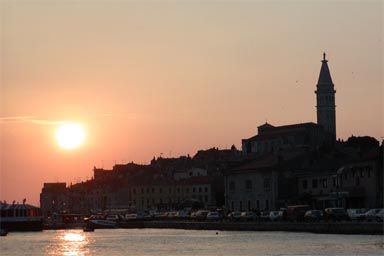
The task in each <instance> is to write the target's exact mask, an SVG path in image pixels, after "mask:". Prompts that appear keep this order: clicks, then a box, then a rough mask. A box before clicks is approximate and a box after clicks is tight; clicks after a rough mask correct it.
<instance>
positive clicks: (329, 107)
mask: <svg viewBox="0 0 384 256" xmlns="http://www.w3.org/2000/svg"><path fill="white" fill-rule="evenodd" d="M321 62H322V63H321V69H320V75H319V81H318V82H317V90H316V92H315V93H316V99H317V106H316V107H317V123H318V124H319V125H321V126H323V128H324V129H325V130H326V131H327V132H328V133H330V134H332V137H333V139H334V140H336V106H335V93H336V91H335V90H334V85H333V82H332V78H331V73H330V72H329V68H328V63H327V62H328V60H327V59H326V54H325V52H323V60H322V61H321Z"/></svg>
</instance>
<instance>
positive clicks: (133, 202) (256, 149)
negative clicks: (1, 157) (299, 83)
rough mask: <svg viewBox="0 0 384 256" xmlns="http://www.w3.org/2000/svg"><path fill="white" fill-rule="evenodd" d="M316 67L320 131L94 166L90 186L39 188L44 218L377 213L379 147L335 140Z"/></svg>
mask: <svg viewBox="0 0 384 256" xmlns="http://www.w3.org/2000/svg"><path fill="white" fill-rule="evenodd" d="M321 62H322V65H321V68H320V75H319V79H318V83H317V86H316V91H315V94H316V103H317V105H316V108H317V121H318V122H317V124H316V123H312V122H307V123H299V124H289V125H283V126H273V125H272V124H269V123H267V122H266V123H265V124H262V125H260V126H259V127H258V133H257V134H256V135H254V136H252V137H250V138H248V139H243V140H242V149H241V150H238V149H237V148H236V147H235V146H232V147H231V149H224V150H220V149H218V148H211V149H208V150H199V151H198V152H197V153H196V154H195V155H194V156H193V157H190V156H189V155H188V156H180V157H177V158H163V157H162V156H160V157H158V158H156V157H154V158H153V160H152V161H151V163H150V164H148V165H140V164H135V163H133V162H132V163H128V164H115V165H114V166H113V168H112V170H105V169H103V168H97V167H94V170H93V178H92V179H91V180H87V181H84V182H80V183H77V184H70V185H69V186H67V184H66V183H44V186H43V189H42V192H41V194H40V204H41V209H42V212H43V214H44V216H45V217H48V216H50V215H51V214H53V213H54V212H67V213H68V212H70V213H82V214H85V213H89V212H97V211H102V210H106V209H135V210H141V211H143V210H149V209H155V208H156V209H161V210H169V209H181V208H185V207H195V206H196V205H200V206H201V207H224V208H225V209H227V210H231V211H244V210H247V211H255V210H257V211H260V210H275V209H279V208H282V207H286V206H287V205H290V204H308V205H311V206H312V207H314V208H320V209H323V208H326V207H331V206H333V207H344V208H346V207H355V208H359V207H360V208H363V207H365V208H372V207H382V203H383V195H382V191H383V166H382V151H383V145H381V146H380V143H379V141H377V140H376V139H374V138H372V137H368V136H366V137H354V136H352V137H350V138H348V140H346V141H341V140H336V109H335V108H336V106H335V93H336V91H335V88H334V84H333V82H332V78H331V75H330V70H329V67H328V64H327V62H328V60H327V59H326V55H325V53H324V54H323V59H322V61H321Z"/></svg>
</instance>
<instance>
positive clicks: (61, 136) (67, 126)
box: [56, 123, 85, 149]
mask: <svg viewBox="0 0 384 256" xmlns="http://www.w3.org/2000/svg"><path fill="white" fill-rule="evenodd" d="M84 140H85V132H84V128H83V126H82V125H80V124H77V123H64V124H61V125H60V126H59V127H58V128H57V130H56V141H57V143H58V144H59V146H60V147H61V148H63V149H75V148H78V147H79V146H81V145H82V144H83V143H84Z"/></svg>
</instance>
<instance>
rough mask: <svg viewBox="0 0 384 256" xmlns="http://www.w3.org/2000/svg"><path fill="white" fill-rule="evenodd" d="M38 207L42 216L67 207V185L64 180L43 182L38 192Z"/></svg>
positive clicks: (64, 209) (62, 210) (61, 210)
mask: <svg viewBox="0 0 384 256" xmlns="http://www.w3.org/2000/svg"><path fill="white" fill-rule="evenodd" d="M40 207H41V212H42V214H43V216H44V217H48V216H51V215H52V214H53V213H61V212H65V211H66V210H67V209H68V194H67V185H66V183H65V182H53V183H49V182H48V183H44V186H43V189H42V190H41V193H40Z"/></svg>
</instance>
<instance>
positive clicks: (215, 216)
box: [207, 212, 222, 221]
mask: <svg viewBox="0 0 384 256" xmlns="http://www.w3.org/2000/svg"><path fill="white" fill-rule="evenodd" d="M221 219H222V216H221V215H220V213H219V212H209V213H208V214H207V220H214V221H218V220H221Z"/></svg>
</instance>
